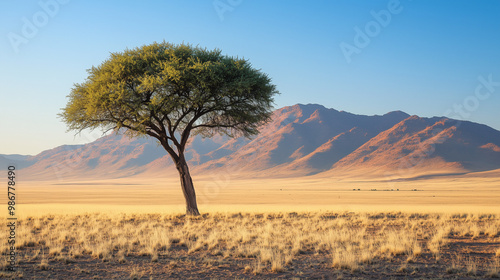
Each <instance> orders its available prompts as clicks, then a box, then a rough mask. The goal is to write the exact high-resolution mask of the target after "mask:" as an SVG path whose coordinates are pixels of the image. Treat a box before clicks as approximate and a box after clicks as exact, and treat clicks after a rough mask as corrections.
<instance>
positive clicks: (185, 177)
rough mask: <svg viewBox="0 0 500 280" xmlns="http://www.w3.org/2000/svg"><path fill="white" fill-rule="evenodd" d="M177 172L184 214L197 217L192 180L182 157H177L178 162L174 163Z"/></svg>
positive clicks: (198, 213)
mask: <svg viewBox="0 0 500 280" xmlns="http://www.w3.org/2000/svg"><path fill="white" fill-rule="evenodd" d="M176 168H177V171H179V175H180V177H181V187H182V192H183V193H184V198H185V199H186V214H187V215H191V216H198V215H200V212H198V205H197V204H196V193H195V191H194V186H193V180H192V179H191V174H189V168H188V165H187V162H186V159H185V158H184V155H183V154H181V155H179V161H178V162H177V163H176Z"/></svg>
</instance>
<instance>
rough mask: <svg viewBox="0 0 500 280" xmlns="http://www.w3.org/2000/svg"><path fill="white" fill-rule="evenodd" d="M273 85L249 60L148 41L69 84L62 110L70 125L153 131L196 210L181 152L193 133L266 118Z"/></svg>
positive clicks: (240, 130)
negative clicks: (80, 80)
mask: <svg viewBox="0 0 500 280" xmlns="http://www.w3.org/2000/svg"><path fill="white" fill-rule="evenodd" d="M277 93H278V92H277V90H276V86H275V85H273V84H271V79H270V78H269V77H268V75H266V74H264V73H262V72H261V71H260V70H257V69H254V68H252V66H251V64H250V63H249V62H248V60H245V59H239V58H234V57H229V56H225V55H222V54H221V51H220V50H218V49H216V50H207V49H203V48H199V47H193V46H191V45H186V44H180V45H174V44H170V43H166V42H163V43H154V44H151V45H146V46H143V47H140V48H136V49H133V50H128V49H127V50H125V51H123V52H118V53H112V54H111V56H110V57H109V58H108V59H107V60H106V61H104V62H103V63H102V64H101V65H99V66H97V67H92V68H91V69H89V70H88V77H87V79H86V80H85V81H84V82H83V83H81V84H75V85H74V87H73V88H72V89H71V93H70V94H69V96H68V98H69V101H68V103H67V105H66V107H65V108H63V109H62V113H61V114H60V116H61V117H62V119H63V120H64V122H65V123H66V124H67V125H68V129H69V130H76V131H78V132H81V131H82V130H84V129H96V128H101V129H104V130H115V131H116V132H117V133H118V131H119V130H120V131H124V132H125V133H126V134H127V135H129V136H130V137H136V136H142V135H148V136H152V137H154V138H156V139H157V141H158V142H159V144H160V145H161V146H163V148H165V150H166V151H167V153H168V154H169V155H170V157H171V158H172V160H173V162H174V164H175V167H176V168H177V170H178V171H179V175H180V181H181V187H182V191H183V193H184V198H185V199H186V212H187V214H188V215H199V212H198V206H197V203H196V195H195V190H194V186H193V181H192V179H191V175H190V173H189V168H188V164H187V162H186V158H185V156H184V153H185V149H186V145H187V143H188V139H189V137H190V136H191V135H193V134H201V135H202V136H204V137H210V136H213V135H214V134H217V133H218V134H220V133H223V134H226V135H229V136H241V135H243V136H246V137H250V136H251V135H255V134H257V133H258V132H259V131H258V127H259V126H260V125H262V124H264V123H265V122H267V121H268V120H269V119H270V116H271V109H272V103H273V95H274V94H277Z"/></svg>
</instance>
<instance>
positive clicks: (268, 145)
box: [0, 104, 500, 179]
mask: <svg viewBox="0 0 500 280" xmlns="http://www.w3.org/2000/svg"><path fill="white" fill-rule="evenodd" d="M260 130H261V133H260V134H259V135H257V136H256V137H254V138H253V139H251V140H249V139H245V138H235V139H232V138H229V137H227V136H216V137H213V138H206V139H203V138H201V137H200V136H196V137H194V138H193V139H192V141H191V143H190V145H189V147H188V149H187V158H188V160H189V163H190V168H191V170H192V173H193V174H194V175H196V174H211V173H214V172H231V173H238V174H239V175H240V176H246V177H293V176H305V175H317V176H327V177H336V176H347V175H348V176H360V177H366V176H378V177H380V176H392V177H401V178H409V177H414V176H421V175H432V174H454V173H470V172H479V171H488V170H494V169H499V168H500V131H497V130H494V129H492V128H490V127H488V126H485V125H481V124H477V123H472V122H466V121H457V120H452V119H447V118H443V117H434V118H420V117H418V116H410V115H408V114H406V113H404V112H401V111H394V112H390V113H387V114H385V115H382V116H364V115H355V114H351V113H348V112H343V111H337V110H334V109H327V108H325V107H323V106H321V105H315V104H308V105H301V104H298V105H294V106H290V107H284V108H281V109H278V110H276V111H275V112H274V113H273V117H272V121H271V122H269V123H268V124H266V125H265V126H263V127H262V128H261V129H260ZM9 160H10V161H13V162H15V163H16V164H18V165H19V166H20V168H24V170H23V173H24V174H25V176H26V177H27V178H32V179H51V178H52V179H53V178H73V179H76V178H118V177H128V176H134V175H137V176H140V175H147V176H162V177H168V176H177V174H176V170H175V168H174V167H173V166H172V162H171V161H170V159H169V157H168V156H167V155H166V152H165V151H164V150H163V148H161V147H159V146H158V145H157V144H156V142H155V140H153V139H150V138H138V139H129V138H128V137H125V136H122V135H116V134H113V135H108V136H104V137H103V138H100V139H98V140H97V141H94V142H92V143H89V144H86V145H75V146H61V147H57V148H54V149H51V150H47V151H44V152H42V153H40V154H38V155H36V156H33V157H23V156H19V155H15V156H5V155H0V164H4V162H7V161H9Z"/></svg>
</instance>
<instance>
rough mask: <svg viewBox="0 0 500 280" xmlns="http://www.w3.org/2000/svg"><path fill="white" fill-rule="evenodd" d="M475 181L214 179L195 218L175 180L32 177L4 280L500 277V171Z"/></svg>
mask: <svg viewBox="0 0 500 280" xmlns="http://www.w3.org/2000/svg"><path fill="white" fill-rule="evenodd" d="M474 180H475V179H474V178H462V179H460V178H459V179H457V180H453V181H452V183H449V182H448V183H446V182H447V181H446V179H440V180H437V179H435V180H433V181H432V182H431V181H415V182H411V183H398V184H396V185H394V184H392V183H391V185H388V184H386V183H374V182H370V181H366V182H355V183H353V182H350V183H342V182H337V183H336V184H335V187H331V186H325V182H324V181H323V182H321V181H320V180H319V181H318V182H308V184H305V183H306V182H304V181H300V180H295V181H293V182H292V181H290V182H286V183H285V182H283V181H275V182H272V183H271V184H267V185H264V184H262V182H260V183H259V182H255V181H252V182H250V181H248V182H246V181H245V182H244V181H238V180H233V181H231V182H229V183H228V184H227V186H226V187H220V185H221V184H220V182H219V184H218V185H219V187H218V188H214V187H213V185H210V182H209V183H207V184H206V185H207V186H209V187H207V189H206V190H209V191H204V187H203V184H200V187H199V192H198V194H199V198H200V199H199V200H200V211H201V212H202V213H203V214H202V216H199V217H187V216H185V215H182V214H181V212H182V206H180V205H177V204H174V202H176V203H179V199H182V197H181V195H182V194H181V191H180V189H179V187H178V186H176V185H175V183H174V182H172V187H171V186H169V185H168V186H167V187H165V186H162V185H160V184H158V186H157V185H154V184H147V183H144V181H141V182H142V183H138V182H133V181H130V180H129V181H121V182H117V181H106V182H99V183H98V182H87V183H74V184H71V183H64V184H53V183H47V182H45V183H43V182H36V183H31V184H29V183H27V182H26V183H24V184H23V185H21V184H19V187H18V188H19V194H18V202H19V205H18V208H17V215H18V217H19V219H18V227H17V229H16V250H17V253H18V256H17V261H18V263H17V264H16V268H17V272H15V273H13V274H12V273H9V272H6V271H4V270H5V268H6V267H7V258H6V257H7V256H6V253H8V247H7V243H6V242H5V240H7V238H8V234H9V232H8V230H7V228H4V230H0V240H2V241H3V242H2V243H1V244H0V251H1V252H2V262H1V263H0V268H1V270H2V271H1V272H0V278H9V277H11V278H21V277H22V278H23V279H262V278H264V279H281V278H282V279H485V278H498V277H499V276H500V263H499V262H500V209H499V208H498V201H500V200H499V198H500V189H499V187H498V184H497V183H496V182H498V180H497V179H495V178H490V179H485V178H481V179H480V182H479V179H477V180H478V181H477V182H476V184H474V183H473V182H474ZM235 185H236V186H240V187H233V186H235ZM174 186H175V187H174ZM68 187H69V188H68ZM396 187H398V188H399V191H398V189H396ZM358 189H360V190H359V191H358ZM374 189H377V190H376V191H375V190H374ZM414 189H417V191H413V190H414ZM162 201H163V202H166V204H167V205H161V202H162ZM180 201H182V200H180ZM43 202H46V203H43ZM229 202H231V203H232V204H231V203H229ZM2 204H3V205H6V203H2ZM154 204H156V205H161V206H154ZM222 205H224V206H222ZM5 208H7V207H5ZM6 210H7V209H5V212H6Z"/></svg>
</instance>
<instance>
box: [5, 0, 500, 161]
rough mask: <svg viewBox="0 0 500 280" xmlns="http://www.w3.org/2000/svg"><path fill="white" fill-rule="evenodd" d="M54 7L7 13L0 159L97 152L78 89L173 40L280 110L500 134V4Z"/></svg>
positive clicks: (8, 5) (20, 6)
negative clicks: (445, 122)
mask: <svg viewBox="0 0 500 280" xmlns="http://www.w3.org/2000/svg"><path fill="white" fill-rule="evenodd" d="M54 1H56V0H40V1H38V0H37V1H14V0H10V1H9V0H1V1H0V79H1V80H0V94H1V101H0V129H1V132H0V135H1V137H0V154H12V153H17V154H37V153H39V152H40V151H42V150H45V149H49V148H53V147H55V146H58V145H62V144H76V143H83V142H86V141H89V140H94V139H95V138H96V137H97V135H98V134H94V135H90V134H86V135H84V137H74V133H73V132H70V133H67V132H66V128H65V125H64V124H63V123H62V122H61V121H60V119H59V118H57V114H58V113H59V112H60V108H62V107H64V106H65V103H66V101H67V99H66V96H67V95H68V93H69V92H70V89H71V87H72V85H73V84H74V83H80V82H83V81H84V80H85V78H86V74H87V73H86V69H88V68H90V67H91V66H92V65H98V64H100V63H101V62H102V61H103V60H105V59H106V58H107V57H108V56H109V53H110V52H116V51H122V50H124V49H125V48H134V47H137V46H141V45H144V44H149V43H152V42H154V41H163V40H165V41H169V42H173V43H182V42H186V43H191V44H194V45H199V46H202V47H207V48H211V49H212V48H220V49H221V50H222V51H223V53H226V54H228V55H232V56H240V57H245V58H247V59H249V60H250V61H251V62H252V64H253V65H254V67H256V68H260V69H262V71H264V72H266V73H268V74H269V75H270V76H271V77H272V79H273V82H274V83H275V84H276V85H277V87H278V89H279V91H280V92H281V95H280V96H278V97H277V98H276V107H283V106H287V105H293V104H296V103H319V104H322V105H324V106H326V107H329V108H335V109H337V110H344V111H349V112H352V113H357V114H368V115H374V114H384V113H387V112H389V111H394V110H402V111H405V112H407V113H409V114H416V115H419V116H424V117H431V116H443V115H445V114H446V113H447V111H448V110H452V111H457V112H459V114H449V116H450V117H455V118H459V117H460V115H462V116H461V117H462V118H463V119H467V120H471V121H475V122H479V123H484V124H487V125H489V126H491V127H493V128H495V129H500V118H499V117H500V113H499V109H500V84H496V83H500V51H499V50H500V35H499V34H500V1H493V0H490V1H451V0H450V1H431V0H428V1H423V0H418V1H417V0H414V1H410V0H401V1H399V4H398V2H397V1H396V2H395V1H385V0H383V1H347V0H345V1H340V0H339V1H306V0H303V1H291V0H281V1H264V0H262V1H261V0H251V1H250V0H217V1H212V0H203V1H201V0H200V1H181V0H179V1H82V0H72V1H68V0H65V1H62V0H60V2H67V3H59V2H54ZM39 3H48V4H47V5H46V7H45V8H44V7H42V6H43V5H40V4H39ZM50 3H52V4H50ZM54 3H57V7H56V6H55V5H54ZM214 4H215V6H217V7H218V9H219V10H217V9H216V8H215V7H214ZM377 15H378V16H377ZM388 15H389V16H390V19H389V17H388ZM377 17H378V20H379V21H378V22H377V19H376V18H377ZM31 25H33V26H31ZM37 26H38V27H37ZM30 27H31V28H30ZM33 27H35V29H34V28H33ZM359 30H361V31H359ZM359 32H362V34H360V33H359ZM367 38H368V40H369V41H368V40H366V39H367ZM346 46H347V47H346ZM349 60H350V61H349ZM490 75H491V78H489V77H490ZM478 77H483V78H484V80H488V79H491V80H492V82H493V84H492V83H491V82H490V83H489V85H487V84H488V82H483V83H481V82H480V81H479V80H478ZM483 84H486V85H483ZM477 88H478V94H477V95H475V91H476V89H477ZM464 104H465V106H464ZM457 106H458V107H457ZM460 106H463V107H460ZM457 108H458V109H457Z"/></svg>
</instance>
